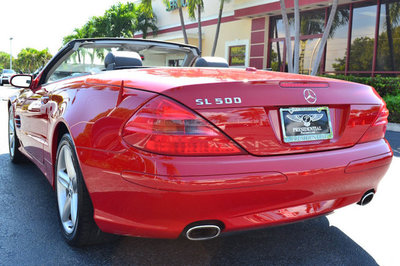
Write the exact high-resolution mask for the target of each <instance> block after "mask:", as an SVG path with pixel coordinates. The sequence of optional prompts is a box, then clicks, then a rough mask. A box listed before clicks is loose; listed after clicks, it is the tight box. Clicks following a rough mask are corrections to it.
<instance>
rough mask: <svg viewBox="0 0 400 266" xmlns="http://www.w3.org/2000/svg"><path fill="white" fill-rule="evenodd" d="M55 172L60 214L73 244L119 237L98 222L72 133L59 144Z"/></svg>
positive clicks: (69, 240) (67, 236)
mask: <svg viewBox="0 0 400 266" xmlns="http://www.w3.org/2000/svg"><path fill="white" fill-rule="evenodd" d="M55 175H56V177H55V188H56V196H57V206H58V215H59V219H60V225H61V230H62V233H63V236H64V238H65V240H66V242H67V243H68V244H69V245H71V246H84V245H90V244H97V243H101V242H105V241H109V240H110V239H113V238H115V237H114V236H113V235H109V234H106V233H103V232H102V231H101V230H100V229H99V227H98V226H97V225H96V223H95V221H94V218H93V205H92V202H91V199H90V196H89V193H88V191H87V188H86V185H85V182H84V180H83V176H82V172H81V169H80V167H79V164H78V159H77V156H76V153H75V146H74V144H73V141H72V138H71V136H70V135H69V134H68V133H67V134H64V136H63V137H62V138H61V141H60V143H59V145H58V149H57V157H56V163H55Z"/></svg>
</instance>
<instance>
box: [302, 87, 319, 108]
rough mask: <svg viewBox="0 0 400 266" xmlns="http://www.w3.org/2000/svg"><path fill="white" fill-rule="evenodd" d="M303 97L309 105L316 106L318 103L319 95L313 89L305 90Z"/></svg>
mask: <svg viewBox="0 0 400 266" xmlns="http://www.w3.org/2000/svg"><path fill="white" fill-rule="evenodd" d="M303 95H304V99H306V101H307V102H308V103H311V104H314V103H315V102H316V101H317V95H316V94H315V92H314V91H313V90H312V89H305V90H304V91H303Z"/></svg>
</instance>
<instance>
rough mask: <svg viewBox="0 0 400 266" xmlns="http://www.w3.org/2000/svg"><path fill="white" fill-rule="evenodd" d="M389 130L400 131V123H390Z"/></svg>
mask: <svg viewBox="0 0 400 266" xmlns="http://www.w3.org/2000/svg"><path fill="white" fill-rule="evenodd" d="M387 130H390V131H395V132H400V124H397V123H389V124H388V126H387Z"/></svg>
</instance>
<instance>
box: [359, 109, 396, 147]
mask: <svg viewBox="0 0 400 266" xmlns="http://www.w3.org/2000/svg"><path fill="white" fill-rule="evenodd" d="M388 116H389V110H388V109H387V108H386V106H385V105H384V106H382V108H381V110H380V111H379V115H378V116H377V118H376V120H375V122H374V123H373V124H372V125H371V127H370V128H368V130H367V132H365V134H364V135H363V136H362V138H361V140H360V143H364V142H369V141H374V140H379V139H383V138H384V137H385V132H386V127H387V124H388Z"/></svg>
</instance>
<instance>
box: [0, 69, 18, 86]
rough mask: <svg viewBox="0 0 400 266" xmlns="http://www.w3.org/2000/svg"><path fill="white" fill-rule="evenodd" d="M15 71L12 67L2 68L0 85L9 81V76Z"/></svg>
mask: <svg viewBox="0 0 400 266" xmlns="http://www.w3.org/2000/svg"><path fill="white" fill-rule="evenodd" d="M15 74H16V73H15V71H14V70H12V69H3V71H2V72H1V75H0V86H3V84H6V83H8V84H9V83H10V78H11V77H12V76H13V75H15Z"/></svg>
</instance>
